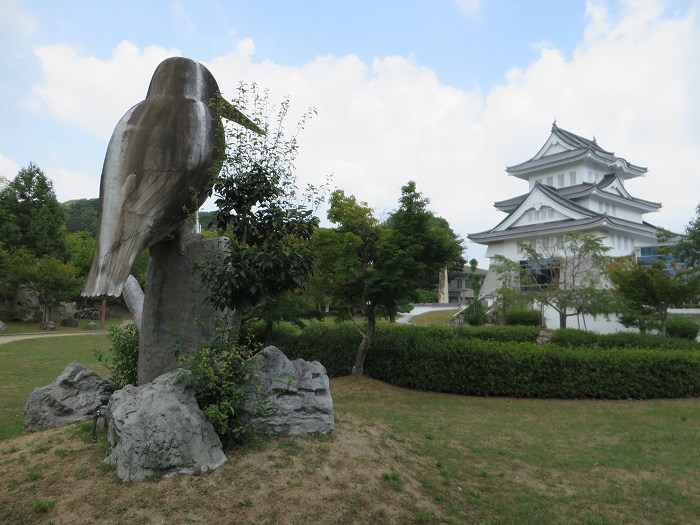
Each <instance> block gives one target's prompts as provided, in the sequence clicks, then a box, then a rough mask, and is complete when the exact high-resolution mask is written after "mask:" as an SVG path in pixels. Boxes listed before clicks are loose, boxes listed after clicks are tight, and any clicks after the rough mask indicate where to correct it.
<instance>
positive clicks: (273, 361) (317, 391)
mask: <svg viewBox="0 0 700 525" xmlns="http://www.w3.org/2000/svg"><path fill="white" fill-rule="evenodd" d="M253 359H255V360H256V361H257V363H258V366H259V371H258V373H257V374H256V377H255V378H254V381H257V382H258V383H260V384H261V385H262V387H263V391H264V393H265V394H266V395H267V396H269V397H268V402H269V404H268V406H267V408H266V410H265V414H264V415H262V416H256V417H254V418H253V419H252V420H251V424H252V426H253V427H254V428H255V429H257V430H260V431H264V432H273V433H279V434H307V433H329V432H333V428H334V426H335V423H334V418H333V398H332V397H331V392H330V384H329V381H328V375H327V374H326V369H325V368H324V366H323V365H322V364H321V363H319V362H318V361H304V360H303V359H295V360H294V361H290V360H289V359H287V357H286V356H285V355H284V354H283V353H282V352H281V351H280V350H278V349H277V348H275V347H274V346H268V347H267V348H265V349H264V350H263V351H262V352H261V353H260V354H258V355H256V356H255V357H254V358H253Z"/></svg>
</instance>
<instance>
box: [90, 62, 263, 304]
mask: <svg viewBox="0 0 700 525" xmlns="http://www.w3.org/2000/svg"><path fill="white" fill-rule="evenodd" d="M222 117H223V118H226V119H228V120H231V121H233V122H236V123H238V124H240V125H242V126H244V127H246V128H248V129H250V130H253V131H255V132H256V133H260V134H262V133H263V131H262V130H261V129H260V128H259V127H258V126H256V125H255V124H254V123H253V122H252V121H251V120H250V119H248V118H247V117H246V116H245V115H243V113H241V112H240V111H239V110H237V109H236V108H235V107H234V106H233V105H231V104H230V103H228V102H226V101H225V100H224V99H223V97H222V96H221V94H220V92H219V87H218V85H217V83H216V80H215V79H214V76H213V75H212V74H211V73H210V72H209V70H208V69H207V68H206V67H204V66H203V65H202V64H199V63H198V62H195V61H193V60H190V59H187V58H180V57H175V58H168V59H166V60H164V61H163V62H161V64H160V65H159V66H158V67H157V68H156V70H155V72H154V73H153V78H152V79H151V83H150V86H149V88H148V93H147V95H146V98H145V100H143V101H142V102H139V103H138V104H136V105H135V106H134V107H132V108H131V109H130V110H129V111H127V112H126V114H125V115H124V116H123V117H122V118H121V120H120V121H119V123H118V124H117V126H116V128H115V129H114V132H113V133H112V138H111V139H110V141H109V146H108V147H107V154H106V155H105V161H104V166H103V167H102V178H101V182H100V209H99V223H98V229H97V230H98V231H97V242H96V248H95V256H94V258H93V262H92V267H91V268H90V273H89V274H88V277H87V283H86V284H85V288H84V289H83V292H82V295H84V296H87V297H98V296H104V295H111V296H114V297H118V296H119V295H121V292H122V286H123V284H124V282H125V281H126V279H127V277H128V276H129V273H130V272H131V269H132V267H133V265H134V262H135V261H136V258H137V257H138V255H139V254H140V253H141V251H143V250H144V249H146V248H148V247H150V246H152V245H153V244H155V243H157V242H159V241H160V240H162V239H163V238H165V237H166V236H168V235H169V234H171V233H173V232H175V231H177V230H179V229H181V228H182V227H183V225H184V223H185V220H186V219H187V217H188V216H189V215H191V214H192V213H194V212H195V211H196V210H197V209H198V208H199V206H200V205H201V204H202V203H203V202H204V201H205V200H206V198H207V197H208V196H209V194H210V191H211V182H212V180H213V178H214V177H215V176H216V175H217V174H218V171H219V169H220V167H221V159H222V158H223V153H224V150H225V146H226V145H225V142H224V136H223V133H222V124H221V120H220V119H221V118H222ZM183 229H184V228H183Z"/></svg>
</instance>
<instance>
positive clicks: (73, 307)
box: [53, 301, 78, 319]
mask: <svg viewBox="0 0 700 525" xmlns="http://www.w3.org/2000/svg"><path fill="white" fill-rule="evenodd" d="M77 311H78V305H77V304H76V303H75V301H74V302H72V303H60V304H59V306H57V307H56V308H54V309H53V314H54V315H55V316H56V317H60V318H61V319H64V318H72V317H75V314H76V312H77Z"/></svg>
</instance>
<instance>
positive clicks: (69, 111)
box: [33, 41, 180, 137]
mask: <svg viewBox="0 0 700 525" xmlns="http://www.w3.org/2000/svg"><path fill="white" fill-rule="evenodd" d="M35 53H36V56H37V57H39V60H40V62H41V68H42V70H43V73H44V83H43V85H41V86H35V87H34V89H33V94H34V97H35V99H34V101H35V102H36V103H38V104H39V108H41V107H45V108H46V109H48V111H49V112H51V113H52V114H53V115H55V116H57V117H58V118H60V119H62V120H64V121H66V122H69V123H71V124H74V125H76V126H79V127H82V128H85V129H87V130H88V131H90V132H91V133H94V134H95V135H98V136H100V137H109V135H110V134H111V132H112V130H113V129H114V125H115V124H116V123H117V122H118V120H119V119H120V118H121V116H122V115H123V114H124V113H126V110H128V109H129V108H130V107H131V106H133V105H134V104H136V103H137V102H139V101H141V100H143V99H144V98H145V96H146V90H147V89H148V83H149V82H150V80H151V75H152V74H153V71H154V70H155V68H156V66H157V65H158V64H159V63H160V62H161V61H162V60H163V59H165V58H167V57H170V56H178V55H180V51H179V50H177V49H165V48H163V47H159V46H151V47H147V48H146V49H144V50H140V49H139V48H138V47H137V46H135V45H134V44H132V43H131V42H128V41H123V42H121V43H120V44H119V45H118V46H117V47H116V48H115V50H114V53H113V54H112V58H111V59H109V60H106V61H104V60H99V59H97V58H95V57H80V56H78V53H77V52H76V51H75V49H73V48H72V47H71V46H69V45H67V44H58V45H51V46H41V47H37V48H36V49H35Z"/></svg>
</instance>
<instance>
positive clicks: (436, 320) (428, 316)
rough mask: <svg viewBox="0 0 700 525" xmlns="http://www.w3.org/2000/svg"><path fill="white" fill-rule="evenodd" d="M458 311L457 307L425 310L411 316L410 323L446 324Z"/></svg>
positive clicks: (422, 324)
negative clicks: (422, 312)
mask: <svg viewBox="0 0 700 525" xmlns="http://www.w3.org/2000/svg"><path fill="white" fill-rule="evenodd" d="M457 312H459V308H455V309H452V308H450V309H449V310H448V309H445V310H433V311H432V312H425V313H424V314H420V315H417V316H415V317H412V318H411V324H417V325H421V326H426V325H435V326H447V325H448V323H449V322H450V321H451V320H452V317H453V316H454V315H455V314H456V313H457Z"/></svg>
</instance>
